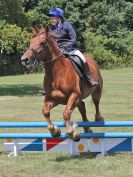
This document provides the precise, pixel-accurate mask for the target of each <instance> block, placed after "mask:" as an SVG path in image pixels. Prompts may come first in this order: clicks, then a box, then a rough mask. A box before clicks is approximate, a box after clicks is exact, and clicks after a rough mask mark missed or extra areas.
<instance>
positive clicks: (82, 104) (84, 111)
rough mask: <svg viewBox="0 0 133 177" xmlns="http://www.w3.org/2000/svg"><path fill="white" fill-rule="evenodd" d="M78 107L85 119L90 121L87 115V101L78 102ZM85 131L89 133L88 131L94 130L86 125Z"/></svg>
mask: <svg viewBox="0 0 133 177" xmlns="http://www.w3.org/2000/svg"><path fill="white" fill-rule="evenodd" d="M77 107H78V110H79V112H80V114H81V116H82V119H83V121H88V119H87V115H86V108H85V103H84V102H83V101H81V102H79V103H78V105H77ZM84 132H85V133H87V132H92V131H91V129H90V128H89V127H84Z"/></svg>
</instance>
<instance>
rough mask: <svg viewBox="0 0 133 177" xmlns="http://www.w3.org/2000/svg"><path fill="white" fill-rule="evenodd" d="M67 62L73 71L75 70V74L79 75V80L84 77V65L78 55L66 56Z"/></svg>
mask: <svg viewBox="0 0 133 177" xmlns="http://www.w3.org/2000/svg"><path fill="white" fill-rule="evenodd" d="M67 56H68V58H69V60H70V61H71V63H72V65H73V67H74V69H75V70H76V72H77V74H78V75H79V77H80V79H82V78H83V77H84V65H83V61H82V60H81V58H80V57H79V56H78V55H71V54H68V55H67Z"/></svg>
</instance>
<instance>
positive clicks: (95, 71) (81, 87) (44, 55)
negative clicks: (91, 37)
mask: <svg viewBox="0 0 133 177" xmlns="http://www.w3.org/2000/svg"><path fill="white" fill-rule="evenodd" d="M85 57H86V60H87V62H88V64H89V67H90V71H91V74H92V76H93V78H94V79H95V80H96V81H98V85H97V86H96V87H91V86H90V84H89V83H88V82H87V81H86V79H85V78H83V79H82V80H81V79H80V78H79V76H78V74H77V72H76V71H75V69H74V67H73V65H72V64H71V61H70V60H69V58H67V56H64V55H63V53H62V50H61V49H60V48H59V47H58V45H57V42H56V40H55V36H54V35H53V34H52V33H51V32H50V30H49V28H48V27H47V28H45V30H44V31H43V32H42V33H40V34H38V35H36V36H35V37H33V38H32V39H31V41H30V47H29V48H28V49H27V50H26V52H25V53H24V54H23V56H22V57H21V61H22V64H23V65H24V66H26V67H27V68H35V67H36V66H37V64H38V62H39V61H41V60H42V61H43V62H44V65H45V76H44V90H45V93H46V96H45V100H44V106H43V109H42V112H43V114H44V117H45V118H46V121H47V123H48V129H49V131H50V133H51V134H52V136H54V137H58V136H60V129H59V128H58V127H56V126H54V125H53V123H52V121H51V119H50V110H51V109H52V108H53V107H55V106H57V105H59V104H62V105H66V107H65V110H64V113H63V118H64V120H65V122H66V129H67V131H66V133H68V134H69V136H70V137H71V138H72V139H73V140H75V141H78V140H79V134H78V133H77V132H76V124H74V125H73V126H72V125H71V124H70V118H71V114H72V112H73V110H74V108H75V107H77V108H78V110H79V112H80V113H81V116H82V119H83V121H88V119H87V115H86V108H85V103H84V102H83V101H82V100H83V99H85V98H86V97H88V96H89V95H91V96H92V99H93V102H94V105H95V110H96V115H95V121H103V118H102V116H101V114H100V111H99V102H100V98H101V93H102V86H103V80H102V77H101V74H100V71H99V68H98V66H97V64H96V63H95V61H94V60H93V59H92V58H91V57H89V56H86V55H85ZM84 131H85V132H88V131H90V130H89V127H88V128H84Z"/></svg>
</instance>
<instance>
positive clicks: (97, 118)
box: [92, 85, 104, 121]
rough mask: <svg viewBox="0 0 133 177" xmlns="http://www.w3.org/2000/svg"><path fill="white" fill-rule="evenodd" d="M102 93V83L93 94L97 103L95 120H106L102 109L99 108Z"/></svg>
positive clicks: (95, 103)
mask: <svg viewBox="0 0 133 177" xmlns="http://www.w3.org/2000/svg"><path fill="white" fill-rule="evenodd" d="M101 94H102V85H101V86H98V87H97V88H96V90H95V92H94V93H93V94H92V100H93V102H94V105H95V110H96V114H95V121H104V118H103V117H102V116H101V113H100V109H99V103H100V98H101Z"/></svg>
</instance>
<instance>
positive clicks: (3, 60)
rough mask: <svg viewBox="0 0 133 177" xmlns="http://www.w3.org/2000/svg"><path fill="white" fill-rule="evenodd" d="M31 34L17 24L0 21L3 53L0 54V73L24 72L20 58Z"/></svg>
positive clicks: (0, 42)
mask: <svg viewBox="0 0 133 177" xmlns="http://www.w3.org/2000/svg"><path fill="white" fill-rule="evenodd" d="M30 37H31V34H30V33H28V32H27V31H26V29H23V30H22V29H21V28H20V27H18V26H17V25H9V24H7V23H5V21H0V39H1V40H0V45H1V48H2V49H3V54H2V55H0V75H8V74H18V73H22V72H24V69H23V67H22V65H21V62H20V58H21V55H22V53H23V52H24V51H25V50H26V48H27V46H28V43H29V39H30Z"/></svg>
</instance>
